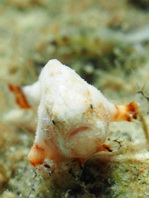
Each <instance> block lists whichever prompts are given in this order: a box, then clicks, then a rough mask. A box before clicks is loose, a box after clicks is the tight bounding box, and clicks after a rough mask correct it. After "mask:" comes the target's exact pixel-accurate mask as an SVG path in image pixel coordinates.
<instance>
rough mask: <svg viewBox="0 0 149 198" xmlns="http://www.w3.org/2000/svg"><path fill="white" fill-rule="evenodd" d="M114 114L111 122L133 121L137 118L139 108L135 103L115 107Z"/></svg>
mask: <svg viewBox="0 0 149 198" xmlns="http://www.w3.org/2000/svg"><path fill="white" fill-rule="evenodd" d="M115 108H116V113H115V115H114V117H113V120H112V121H114V122H115V121H129V122H131V121H133V120H134V119H137V118H138V115H139V106H138V105H137V103H135V102H131V103H130V104H128V105H115Z"/></svg>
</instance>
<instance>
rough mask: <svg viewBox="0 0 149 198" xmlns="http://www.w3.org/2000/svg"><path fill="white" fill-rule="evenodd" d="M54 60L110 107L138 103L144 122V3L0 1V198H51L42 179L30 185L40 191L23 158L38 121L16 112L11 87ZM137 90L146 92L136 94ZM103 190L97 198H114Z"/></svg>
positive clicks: (148, 20) (147, 7)
mask: <svg viewBox="0 0 149 198" xmlns="http://www.w3.org/2000/svg"><path fill="white" fill-rule="evenodd" d="M53 58H56V59H58V60H60V61H61V62H62V63H63V64H65V65H68V66H70V67H71V68H73V69H75V70H76V72H77V73H78V74H79V75H81V77H82V78H84V79H85V80H86V81H87V82H88V83H90V84H93V85H94V86H95V87H97V88H98V89H100V90H101V91H102V92H103V93H104V95H105V96H106V97H108V98H109V100H111V101H112V102H115V103H122V104H125V103H128V102H130V101H131V100H137V101H138V102H139V103H140V104H141V109H142V111H143V113H144V116H146V117H147V118H148V114H147V113H148V94H149V89H148V86H149V0H119V1H117V0H81V1H80V0H75V1H74V0H63V1H62V0H0V116H1V120H0V197H2V198H17V197H25V198H26V197H28V198H31V197H32V198H33V197H36V198H37V197H40V198H45V197H52V195H50V194H48V193H49V191H48V190H47V188H46V187H45V188H43V185H41V186H42V187H39V183H40V179H39V180H38V179H37V182H36V184H35V185H36V188H35V187H34V189H38V193H37V192H35V190H34V189H33V190H31V189H32V186H33V183H34V182H33V179H34V171H33V169H32V168H31V166H30V165H29V164H28V161H27V154H28V152H29V150H30V147H31V145H32V142H33V140H34V134H35V128H36V123H37V117H36V113H35V112H31V111H23V110H20V109H19V107H18V106H17V105H16V104H15V99H14V96H13V94H12V93H10V91H9V90H8V84H14V85H18V86H24V85H29V84H32V83H33V82H35V81H36V80H37V79H38V75H39V73H40V71H41V69H42V67H43V66H44V65H45V64H46V63H47V61H48V60H49V59H53ZM142 88H144V89H143V94H142V92H141V94H137V92H139V91H140V90H141V91H142ZM143 95H144V96H143ZM120 128H121V127H120ZM116 130H117V128H116ZM120 130H122V131H125V130H126V129H124V128H121V129H120ZM133 130H134V129H133ZM133 130H132V129H131V127H130V131H131V133H133V132H132V131H133ZM117 131H118V130H117ZM146 182H147V181H146ZM109 186H110V185H109ZM109 188H111V186H110V187H109ZM140 188H142V189H143V186H141V187H140ZM124 191H125V190H124ZM108 193H109V191H108V192H105V191H104V190H103V191H102V197H112V195H110V194H108ZM93 194H94V196H95V197H98V196H99V194H98V193H97V194H98V196H96V193H93ZM58 196H59V197H60V195H58ZM77 196H79V195H76V196H74V197H77ZM55 197H56V196H55ZM61 197H70V196H69V193H67V194H66V193H65V194H63V196H62V195H61ZM72 197H73V196H72ZM81 197H83V195H81ZM113 197H124V196H120V195H119V196H113ZM128 197H130V196H128ZM133 197H135V196H133ZM141 197H144V195H143V196H142V195H141Z"/></svg>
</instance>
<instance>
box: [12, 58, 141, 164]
mask: <svg viewBox="0 0 149 198" xmlns="http://www.w3.org/2000/svg"><path fill="white" fill-rule="evenodd" d="M9 88H10V90H11V91H12V92H14V93H15V95H16V102H17V103H18V104H19V105H20V107H21V108H24V109H25V108H31V107H32V106H34V107H35V106H36V107H37V106H38V123H37V130H36V137H35V141H34V144H33V146H32V148H31V151H30V153H29V155H28V159H29V161H30V163H31V164H32V165H34V166H39V165H43V164H45V163H46V162H45V161H46V160H47V159H49V160H52V161H53V162H55V163H60V162H63V161H65V160H68V159H79V160H82V161H85V160H87V159H88V158H90V157H91V156H93V155H94V154H95V153H97V152H99V151H100V150H102V149H101V148H104V147H103V145H104V142H105V140H106V137H107V133H108V127H109V124H110V122H113V121H133V120H134V119H136V118H137V115H138V112H139V108H138V105H137V104H136V103H135V102H131V103H130V104H128V105H116V104H113V103H111V102H109V101H108V100H107V99H106V98H105V97H104V96H103V95H102V93H101V92H100V91H99V90H98V89H96V88H95V87H94V86H92V85H90V84H88V83H87V82H86V81H85V80H83V79H82V78H81V77H80V76H79V75H78V74H77V73H76V72H75V71H74V70H72V69H71V68H69V67H68V66H65V65H63V64H62V63H60V62H59V61H58V60H50V61H49V62H48V63H47V64H46V65H45V66H44V68H43V69H42V71H41V73H40V76H39V80H38V81H37V82H36V83H34V84H33V85H31V86H25V87H23V88H19V87H16V86H13V85H10V86H9Z"/></svg>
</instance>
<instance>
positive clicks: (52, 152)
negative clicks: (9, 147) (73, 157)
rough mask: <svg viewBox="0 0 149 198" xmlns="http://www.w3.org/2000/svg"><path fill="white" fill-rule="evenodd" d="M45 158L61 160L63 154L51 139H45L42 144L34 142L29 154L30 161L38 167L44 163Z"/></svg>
mask: <svg viewBox="0 0 149 198" xmlns="http://www.w3.org/2000/svg"><path fill="white" fill-rule="evenodd" d="M45 159H49V160H53V161H55V162H60V161H62V159H63V156H61V155H60V153H59V151H58V149H57V147H56V146H55V145H54V144H53V143H52V142H51V141H49V140H45V141H44V143H42V144H39V143H37V142H34V144H33V146H32V148H31V150H30V152H29V155H28V160H29V162H30V163H31V164H32V165H33V166H35V167H36V166H40V165H42V164H44V163H45V162H44V161H45Z"/></svg>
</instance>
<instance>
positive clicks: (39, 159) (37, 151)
mask: <svg viewBox="0 0 149 198" xmlns="http://www.w3.org/2000/svg"><path fill="white" fill-rule="evenodd" d="M44 152H45V150H44V148H42V147H41V146H39V145H38V144H37V143H34V145H33V146H32V148H31V151H30V153H29V156H28V160H29V162H30V163H31V164H32V165H33V166H35V167H36V166H40V165H42V164H43V162H44V157H45V154H44Z"/></svg>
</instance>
